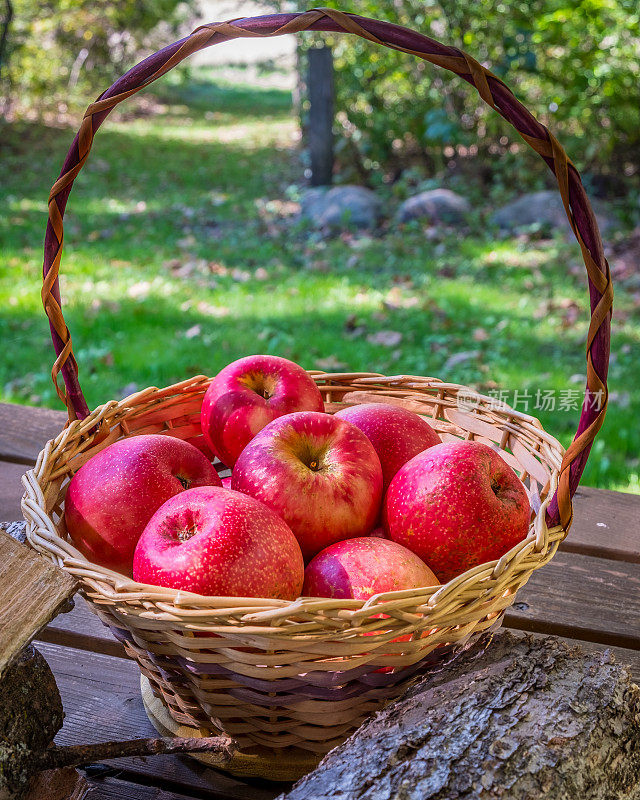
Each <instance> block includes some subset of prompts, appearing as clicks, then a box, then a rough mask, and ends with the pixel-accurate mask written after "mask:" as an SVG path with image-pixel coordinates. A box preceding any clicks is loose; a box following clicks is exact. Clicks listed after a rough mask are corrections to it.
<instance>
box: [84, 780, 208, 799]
mask: <svg viewBox="0 0 640 800" xmlns="http://www.w3.org/2000/svg"><path fill="white" fill-rule="evenodd" d="M124 777H125V776H124V775H122V776H120V777H111V776H107V777H105V778H90V779H89V785H90V787H91V788H90V791H89V794H88V798H90V800H191V799H192V798H193V795H191V794H189V789H188V787H185V788H184V791H180V792H174V791H171V790H170V789H164V788H161V787H158V786H149V785H146V786H145V785H143V784H138V783H132V782H131V781H127V780H123V778H124ZM198 796H200V795H198Z"/></svg>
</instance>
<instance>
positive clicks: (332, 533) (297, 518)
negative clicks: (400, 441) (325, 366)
mask: <svg viewBox="0 0 640 800" xmlns="http://www.w3.org/2000/svg"><path fill="white" fill-rule="evenodd" d="M231 486H232V488H233V489H237V490H238V491H241V492H244V493H245V494H248V495H251V496H252V497H256V498H257V499H258V500H262V501H263V502H265V503H266V504H267V505H268V506H269V507H270V508H272V509H273V510H274V511H275V512H276V513H277V514H278V515H279V516H281V517H282V519H284V520H285V522H286V523H287V524H288V525H289V527H290V528H291V530H292V531H293V533H294V535H295V537H296V539H297V540H298V542H299V543H300V547H301V548H302V553H303V555H304V557H305V560H306V559H309V558H311V557H312V556H314V555H315V554H316V553H317V552H319V551H320V550H322V549H323V548H325V547H327V546H328V545H330V544H333V542H337V541H340V540H341V539H349V538H352V537H354V536H365V535H367V534H368V533H369V532H370V531H371V529H372V528H373V526H374V523H375V521H376V519H377V517H378V514H379V511H380V504H381V498H382V468H381V466H380V459H379V458H378V456H377V455H376V451H375V450H374V449H373V446H372V444H371V442H370V441H369V440H368V439H367V437H366V436H365V435H364V433H362V431H360V430H358V428H356V427H355V425H351V423H349V422H347V421H346V420H343V419H338V418H336V417H335V416H331V415H330V414H320V413H318V412H316V411H301V412H297V413H295V414H287V415H286V416H284V417H280V418H279V419H276V420H274V421H273V422H270V423H269V424H268V425H267V426H266V427H265V428H263V429H262V430H261V431H260V433H259V434H258V435H257V436H256V437H255V438H254V439H252V440H251V442H249V444H248V445H247V446H246V447H245V449H244V450H243V451H242V453H241V454H240V458H239V459H238V460H237V462H236V465H235V467H234V469H233V475H232V478H231Z"/></svg>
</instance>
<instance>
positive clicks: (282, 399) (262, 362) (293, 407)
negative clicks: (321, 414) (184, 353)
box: [200, 355, 324, 467]
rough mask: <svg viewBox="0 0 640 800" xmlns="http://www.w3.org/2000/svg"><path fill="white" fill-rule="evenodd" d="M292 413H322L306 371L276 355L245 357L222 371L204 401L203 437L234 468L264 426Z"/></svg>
mask: <svg viewBox="0 0 640 800" xmlns="http://www.w3.org/2000/svg"><path fill="white" fill-rule="evenodd" d="M293 411H324V403H323V402H322V395H321V394H320V390H319V389H318V387H317V386H316V384H315V382H314V381H313V379H312V378H310V377H309V375H307V373H306V372H305V371H304V370H303V369H302V367H300V366H298V365H297V364H294V363H293V361H288V360H287V359H286V358H279V357H278V356H262V355H257V356H247V357H246V358H241V359H239V360H238V361H234V362H233V363H232V364H229V365H228V366H226V367H225V368H224V369H223V370H221V371H220V372H219V373H218V374H217V375H216V377H215V378H214V379H213V380H212V381H211V384H210V385H209V388H208V389H207V391H206V393H205V396H204V399H203V401H202V411H201V413H200V421H201V425H202V432H203V434H204V438H205V439H206V441H207V442H208V444H209V445H210V447H211V449H212V450H213V451H214V452H215V453H216V455H217V456H218V458H219V459H220V460H221V461H222V462H223V463H224V464H227V465H228V466H230V467H233V465H234V464H235V463H236V460H237V458H238V456H239V455H240V453H241V452H242V450H243V449H244V447H245V446H246V445H247V444H248V443H249V442H250V441H251V439H253V437H254V436H255V435H256V433H258V431H260V430H262V428H264V426H265V425H266V424H267V423H269V422H271V421H272V420H274V419H276V418H277V417H281V416H283V415H284V414H290V413H292V412H293Z"/></svg>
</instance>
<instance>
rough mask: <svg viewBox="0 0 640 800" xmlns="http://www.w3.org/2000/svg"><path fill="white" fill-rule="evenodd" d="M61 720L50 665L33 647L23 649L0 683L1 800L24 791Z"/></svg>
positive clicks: (62, 715) (60, 706)
mask: <svg viewBox="0 0 640 800" xmlns="http://www.w3.org/2000/svg"><path fill="white" fill-rule="evenodd" d="M63 717H64V714H63V711H62V700H61V699H60V692H59V691H58V687H57V686H56V682H55V679H54V677H53V674H52V673H51V670H50V669H49V665H48V664H47V662H46V661H45V660H44V658H43V657H42V656H41V655H40V653H39V652H38V651H37V650H36V649H35V648H33V647H25V648H24V650H23V651H22V652H21V653H20V655H19V656H18V658H17V659H15V660H14V661H13V663H12V664H11V666H9V667H8V668H7V670H6V671H5V672H4V674H3V675H2V678H1V680H0V800H3V799H4V798H6V797H11V798H14V797H21V796H22V795H23V794H24V792H26V790H27V787H28V786H29V783H30V781H31V778H32V777H33V774H34V772H35V769H34V766H33V765H34V763H36V762H37V760H38V759H39V758H40V756H41V755H42V752H43V751H44V750H46V749H47V747H49V745H50V744H51V742H52V741H53V737H54V736H55V735H56V733H57V732H58V731H59V730H60V728H61V727H62V720H63Z"/></svg>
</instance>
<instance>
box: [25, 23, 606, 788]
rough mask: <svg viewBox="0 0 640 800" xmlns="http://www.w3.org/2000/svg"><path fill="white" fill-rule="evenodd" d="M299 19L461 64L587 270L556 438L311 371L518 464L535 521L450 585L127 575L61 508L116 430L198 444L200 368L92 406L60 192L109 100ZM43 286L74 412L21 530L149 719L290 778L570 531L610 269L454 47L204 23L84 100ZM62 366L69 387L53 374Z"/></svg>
mask: <svg viewBox="0 0 640 800" xmlns="http://www.w3.org/2000/svg"><path fill="white" fill-rule="evenodd" d="M303 30H326V31H333V32H337V31H342V32H348V33H351V34H355V35H358V36H362V37H364V38H366V39H369V40H371V41H373V42H375V43H378V44H383V45H386V46H388V47H392V48H395V49H398V50H402V51H404V52H410V53H413V54H415V55H416V56H419V57H420V58H424V59H426V60H428V61H431V62H433V63H435V64H437V65H439V66H442V67H444V68H446V69H449V70H451V71H453V72H456V73H457V74H459V75H460V76H461V77H462V78H463V79H464V80H467V81H468V82H469V83H471V84H473V85H475V86H476V88H477V89H478V92H479V94H480V96H481V97H482V99H483V100H485V101H486V102H487V103H489V105H491V106H492V107H493V108H494V109H495V110H496V111H498V112H499V113H500V114H502V116H503V117H505V118H506V119H507V120H508V121H510V122H511V123H512V124H513V125H514V127H515V128H516V130H517V131H518V132H519V133H520V134H521V135H522V136H523V138H524V139H525V141H526V142H527V143H528V144H529V145H531V146H532V147H533V148H534V149H535V150H536V151H537V152H538V153H539V154H540V155H541V157H542V158H543V159H544V160H545V161H546V162H547V164H548V165H549V167H550V168H551V169H552V171H553V172H554V174H555V175H556V177H557V180H558V187H559V190H560V193H561V195H562V198H563V201H564V204H565V208H566V211H567V215H568V217H569V220H570V222H571V225H572V228H573V231H574V233H575V235H576V238H577V240H578V242H579V244H580V247H581V249H582V254H583V257H584V261H585V265H586V268H587V273H588V277H589V290H590V298H591V310H592V318H591V324H590V327H589V333H588V338H587V389H586V394H585V403H584V404H583V408H582V415H581V419H580V423H579V427H578V433H577V434H576V438H575V440H574V442H573V443H572V445H571V447H570V448H569V449H568V450H567V452H566V453H565V452H564V451H563V449H562V447H561V446H560V444H559V443H558V442H557V441H556V439H554V438H553V437H552V436H550V435H549V434H548V433H546V432H545V431H544V430H543V429H542V426H541V425H540V423H539V422H538V421H537V420H536V419H534V418H533V417H530V416H527V415H525V414H521V413H518V412H516V411H514V410H513V409H511V408H509V407H508V406H506V405H503V404H497V403H496V402H495V400H494V399H493V398H488V397H484V396H480V395H478V394H476V393H473V392H472V391H471V390H469V389H467V388H466V387H463V386H459V385H456V384H451V383H445V382H443V381H441V380H438V379H436V378H426V377H414V376H394V377H385V376H382V375H378V374H375V373H358V374H354V373H342V374H327V373H311V374H312V375H313V377H314V379H315V380H316V382H317V384H318V386H319V387H320V390H321V392H322V394H323V397H324V400H325V403H326V409H327V411H329V412H333V411H336V410H338V409H339V408H342V407H345V406H346V405H351V404H354V403H360V402H387V403H394V404H398V405H402V406H404V407H406V408H409V409H411V410H413V411H416V412H418V413H419V414H422V415H424V416H425V417H426V418H427V419H428V420H429V422H430V423H431V424H432V425H433V427H434V428H435V429H436V430H437V431H438V433H439V434H440V435H441V437H442V439H443V440H445V441H446V440H451V439H475V440H478V441H482V442H486V443H488V444H490V445H491V446H493V447H494V448H496V449H497V450H498V451H499V452H500V453H501V454H502V456H503V457H504V459H505V460H506V461H507V462H508V463H509V464H510V465H511V466H512V467H513V468H514V469H515V470H516V471H517V472H518V474H519V475H520V476H521V478H522V480H523V482H524V484H525V486H526V487H527V490H528V492H529V495H530V498H531V501H532V506H533V508H534V510H535V511H536V514H535V519H534V522H533V523H532V526H531V529H530V534H529V536H528V538H527V539H526V540H525V541H523V542H521V543H520V544H518V545H517V546H516V547H514V548H513V549H512V550H511V551H510V552H509V553H507V554H506V555H504V556H503V557H502V558H501V559H500V560H499V561H497V562H495V561H494V562H491V563H487V564H483V565H480V566H478V567H476V568H474V569H472V570H469V571H468V572H466V573H464V574H463V575H460V576H459V577H457V578H455V579H454V580H452V581H450V582H449V583H448V584H446V585H444V586H441V587H431V588H426V589H419V590H410V591H400V592H391V593H387V594H384V595H378V596H376V597H373V598H371V599H370V600H368V601H367V602H363V601H357V600H332V599H327V598H301V599H299V600H296V601H293V602H285V601H278V600H272V599H256V598H237V597H236V598H221V597H201V596H198V595H194V594H189V593H185V592H179V591H175V590H171V589H165V588H160V587H153V586H145V585H142V584H138V583H135V582H133V581H132V580H130V579H128V578H125V577H123V576H121V575H118V574H116V573H114V572H111V571H109V570H107V569H104V568H102V567H100V566H97V565H95V564H92V563H89V562H88V561H87V560H86V559H85V558H84V556H83V555H82V554H81V553H80V552H78V551H77V550H76V549H75V548H74V547H73V546H72V545H71V544H70V542H69V540H68V537H67V534H66V530H65V525H64V515H63V507H64V497H65V491H66V487H67V485H68V482H69V479H70V477H71V476H72V475H73V474H74V473H75V472H76V470H77V469H78V468H79V467H80V466H81V465H82V464H84V463H85V462H86V461H87V460H88V459H89V458H91V456H92V455H94V454H95V453H96V452H98V451H99V450H101V449H102V448H104V447H106V446H107V445H108V444H110V443H111V442H114V441H116V440H117V439H120V438H123V437H127V436H133V435H136V434H141V433H164V434H167V435H170V436H178V437H180V438H183V439H188V440H191V441H195V442H196V443H197V442H198V439H199V437H200V436H201V432H200V427H199V411H200V405H201V401H202V397H203V394H204V392H205V390H206V387H207V385H208V381H209V379H208V378H206V377H202V376H200V377H196V378H193V379H191V380H188V381H185V382H183V383H180V384H176V385H174V386H170V387H167V388H164V389H156V388H149V389H146V390H144V391H142V392H139V393H137V394H134V395H132V396H131V397H128V398H126V399H125V400H122V401H120V402H109V403H107V404H106V405H104V406H100V407H99V408H97V409H96V410H95V411H92V412H89V409H88V408H87V405H86V403H85V400H84V397H83V395H82V392H81V390H80V386H79V384H78V377H77V366H76V363H75V359H74V357H73V353H72V350H71V337H70V335H69V331H68V329H67V327H66V324H65V322H64V318H63V315H62V311H61V306H60V295H59V289H58V270H59V264H60V256H61V250H62V217H63V214H64V210H65V207H66V202H67V198H68V195H69V192H70V190H71V187H72V184H73V181H74V180H75V178H76V176H77V174H78V173H79V171H80V170H81V168H82V166H83V165H84V162H85V160H86V158H87V156H88V153H89V150H90V148H91V144H92V141H93V135H94V133H95V131H96V130H97V128H98V127H99V126H100V124H101V123H102V122H103V120H104V119H105V117H106V116H107V115H108V114H109V112H110V111H111V109H112V108H113V107H114V106H115V105H117V104H118V103H119V102H121V101H122V100H124V99H126V98H127V97H129V96H131V95H132V94H134V93H135V92H137V91H138V90H139V89H141V88H143V87H145V86H147V85H149V84H150V83H151V82H153V81H154V80H156V78H158V77H160V76H161V75H163V74H164V73H165V72H167V71H168V70H169V69H171V68H172V67H173V66H175V65H176V64H178V63H180V62H181V61H182V60H183V59H184V58H185V57H186V56H188V55H190V54H191V53H194V52H196V51H197V50H200V49H201V48H203V47H206V46H208V45H211V44H215V43H217V42H221V41H225V40H228V39H232V38H237V37H239V36H276V35H280V34H285V33H291V32H298V31H303ZM43 302H44V307H45V310H46V313H47V315H48V317H49V320H50V323H51V332H52V338H53V342H54V346H55V349H56V353H57V356H58V357H57V359H56V362H55V365H54V367H53V379H54V382H55V383H56V387H57V389H58V393H59V394H60V397H61V398H62V399H63V400H64V402H65V403H66V405H67V407H68V409H69V417H70V423H69V425H68V426H67V427H66V428H65V429H64V430H63V431H62V432H61V433H60V435H59V436H58V437H57V438H56V439H55V440H53V441H51V442H48V443H47V445H46V447H45V449H44V450H43V451H42V453H41V454H40V456H39V458H38V462H37V464H36V467H35V469H33V470H31V471H30V472H28V473H27V474H26V475H25V478H24V484H25V489H26V493H25V496H24V499H23V503H22V506H23V511H24V515H25V518H26V520H27V523H28V526H27V530H28V538H29V541H30V543H31V544H32V545H33V546H34V547H35V548H37V549H38V550H39V551H40V552H42V553H44V554H46V555H47V556H48V557H49V558H51V559H52V560H53V561H54V562H56V563H57V564H59V565H60V566H62V567H63V568H64V569H66V570H68V571H69V572H70V573H72V574H73V575H74V576H76V577H77V578H78V579H79V580H80V583H81V586H82V593H83V594H84V596H85V597H86V598H87V599H88V600H89V602H90V604H91V606H92V608H93V610H94V611H95V612H96V613H97V614H98V615H99V617H100V618H101V619H102V621H103V622H104V623H105V624H106V625H108V626H109V627H110V628H111V630H112V632H113V633H114V635H115V636H116V637H117V638H118V639H119V640H120V641H122V642H123V644H124V647H125V649H126V651H127V653H128V654H129V655H130V656H131V657H132V658H135V659H136V661H137V662H138V664H139V665H140V669H141V671H142V673H143V675H144V676H145V677H146V679H147V680H148V685H147V695H148V696H150V695H149V692H148V690H149V688H150V690H151V692H152V693H153V695H154V696H155V699H156V700H155V701H156V710H157V702H158V701H160V702H161V704H162V705H161V706H160V708H161V710H162V712H163V714H164V717H163V719H164V720H165V722H158V718H157V717H158V715H157V714H156V715H155V716H154V715H153V714H152V718H153V719H154V721H155V722H156V724H157V725H158V726H159V727H167V725H166V721H167V720H172V721H173V723H175V726H176V727H178V726H184V725H186V726H190V727H192V728H196V729H198V730H199V731H201V732H202V733H206V732H210V731H219V730H224V731H226V732H227V733H228V734H230V735H231V736H233V737H234V738H235V739H236V740H237V741H238V743H239V745H240V747H241V749H242V751H243V753H244V755H245V756H246V759H248V761H247V760H246V759H245V761H244V762H242V763H241V764H240V763H237V764H236V768H237V770H239V771H240V772H242V773H244V774H262V775H267V776H269V777H278V778H290V777H295V776H297V775H298V774H300V773H301V772H303V771H305V770H307V769H309V768H310V766H312V764H313V763H315V761H316V760H318V759H319V758H320V757H321V756H322V754H324V753H326V752H327V751H328V750H329V749H331V748H332V747H333V746H334V745H336V744H337V743H338V742H340V741H341V740H343V739H344V738H345V737H346V736H347V735H348V734H349V733H350V732H351V731H353V730H354V728H355V727H356V726H357V725H358V724H360V723H361V722H362V720H363V719H364V718H365V717H366V716H367V715H368V714H370V713H371V712H372V711H374V710H375V709H378V708H380V707H381V705H382V704H384V703H385V702H386V701H387V700H388V699H389V698H391V697H394V696H397V695H398V694H399V693H400V692H401V691H402V689H403V687H404V686H405V685H406V684H407V682H408V681H410V680H412V679H414V678H415V676H416V675H418V674H419V673H420V672H422V671H424V670H425V669H428V668H429V665H430V664H431V663H433V662H434V661H435V660H441V659H442V658H443V656H444V655H445V654H446V653H447V652H449V651H454V652H455V650H456V649H457V648H460V647H461V646H462V645H463V644H464V643H466V642H468V641H469V640H470V639H471V638H472V637H477V636H479V635H481V634H483V632H486V631H489V630H490V629H492V628H493V627H495V626H496V625H498V624H499V623H500V621H501V618H502V614H503V612H504V609H505V608H506V607H508V606H509V605H510V604H511V603H512V602H513V600H514V598H515V594H516V592H517V590H518V589H519V588H520V587H521V586H522V585H523V584H524V583H526V581H527V580H528V578H529V576H530V575H531V574H532V572H533V570H535V569H537V568H539V567H541V566H543V565H544V564H545V563H546V562H547V561H549V559H550V558H552V556H553V555H554V553H555V551H556V549H557V547H558V544H559V542H560V541H561V540H562V539H563V538H564V536H565V535H566V532H567V530H568V528H569V526H570V523H571V513H572V512H571V497H572V495H573V493H574V492H575V489H576V487H577V485H578V482H579V480H580V476H581V474H582V471H583V469H584V466H585V463H586V459H587V456H588V453H589V450H590V447H591V443H592V441H593V439H594V437H595V435H596V433H597V431H598V430H599V428H600V426H601V424H602V421H603V418H604V413H605V409H606V398H607V388H606V375H607V364H608V356H609V331H610V316H611V315H610V311H611V305H612V288H611V280H610V275H609V269H608V265H607V262H606V260H605V258H604V255H603V250H602V242H601V240H600V235H599V232H598V228H597V224H596V222H595V219H594V216H593V213H592V211H591V208H590V205H589V202H588V200H587V198H586V196H585V193H584V190H583V188H582V184H581V182H580V178H579V176H578V173H577V172H576V170H575V168H574V167H573V165H572V164H571V163H570V162H569V160H568V159H567V156H566V154H565V153H564V151H563V149H562V148H561V147H560V145H559V144H558V142H557V141H556V139H555V138H554V137H553V136H552V135H551V134H550V133H549V132H548V131H547V129H546V128H544V126H542V125H541V124H540V123H538V122H537V121H536V120H535V119H534V118H533V117H532V116H531V114H529V112H528V111H527V110H526V109H525V108H524V107H523V106H522V105H521V104H520V103H519V102H518V101H517V100H516V99H515V97H514V96H513V95H512V94H511V92H510V91H509V90H508V89H507V88H506V87H505V86H504V84H503V83H502V82H501V81H500V80H499V79H498V78H496V77H495V76H494V75H492V74H491V73H490V72H488V71H487V70H485V69H484V68H483V67H482V66H481V65H480V64H478V62H477V61H475V60H474V59H472V58H471V57H469V56H467V55H466V54H464V53H463V52H461V51H459V50H456V49H454V48H451V47H446V46H444V45H442V44H439V43H438V42H434V41H433V40H431V39H429V38H427V37H425V36H423V35H421V34H418V33H415V32H413V31H410V30H407V29H405V28H401V27H398V26H395V25H391V24H388V23H383V22H379V21H375V20H370V19H365V18H362V17H356V16H354V15H346V14H343V13H341V12H338V11H333V10H329V9H322V10H313V11H309V12H306V13H301V14H277V15H270V16H264V17H257V18H253V19H244V20H240V21H234V22H227V23H221V24H214V25H206V26H203V27H201V28H198V29H197V30H196V31H195V32H194V33H193V34H191V35H190V36H188V37H186V38H185V39H183V40H181V41H179V42H176V43H174V44H172V45H170V46H168V47H166V48H165V49H163V50H161V51H159V52H158V53H155V54H154V55H152V56H150V57H149V58H147V59H146V60H145V61H143V62H141V63H140V64H138V65H137V66H136V67H134V68H133V69H132V70H130V71H129V72H128V73H127V74H126V75H125V76H124V77H122V78H120V79H119V80H118V81H116V83H115V84H114V85H113V86H112V87H111V88H110V89H108V90H107V91H106V92H105V93H104V94H103V95H102V96H101V98H100V99H99V100H98V101H97V102H95V103H93V104H92V105H91V106H89V108H88V109H87V112H86V114H85V117H84V119H83V122H82V126H81V128H80V131H79V133H78V136H77V137H76V139H75V140H74V142H73V144H72V146H71V149H70V150H69V154H68V156H67V159H66V161H65V164H64V166H63V169H62V172H61V175H60V178H59V179H58V181H57V182H56V183H55V185H54V187H53V189H52V191H51V196H50V200H49V223H48V227H47V234H46V240H45V261H44V288H43ZM59 373H61V374H62V376H63V378H64V381H65V384H66V392H65V391H63V390H62V389H60V388H59V386H58V382H57V376H58V374H59ZM602 398H604V402H596V399H598V400H601V399H602ZM462 400H464V402H462ZM381 615H384V616H381ZM147 706H148V707H149V703H148V702H147ZM276 756H277V763H278V764H279V768H278V770H277V771H276V772H274V768H273V762H274V760H275V759H276ZM251 759H253V761H252V760H251Z"/></svg>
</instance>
